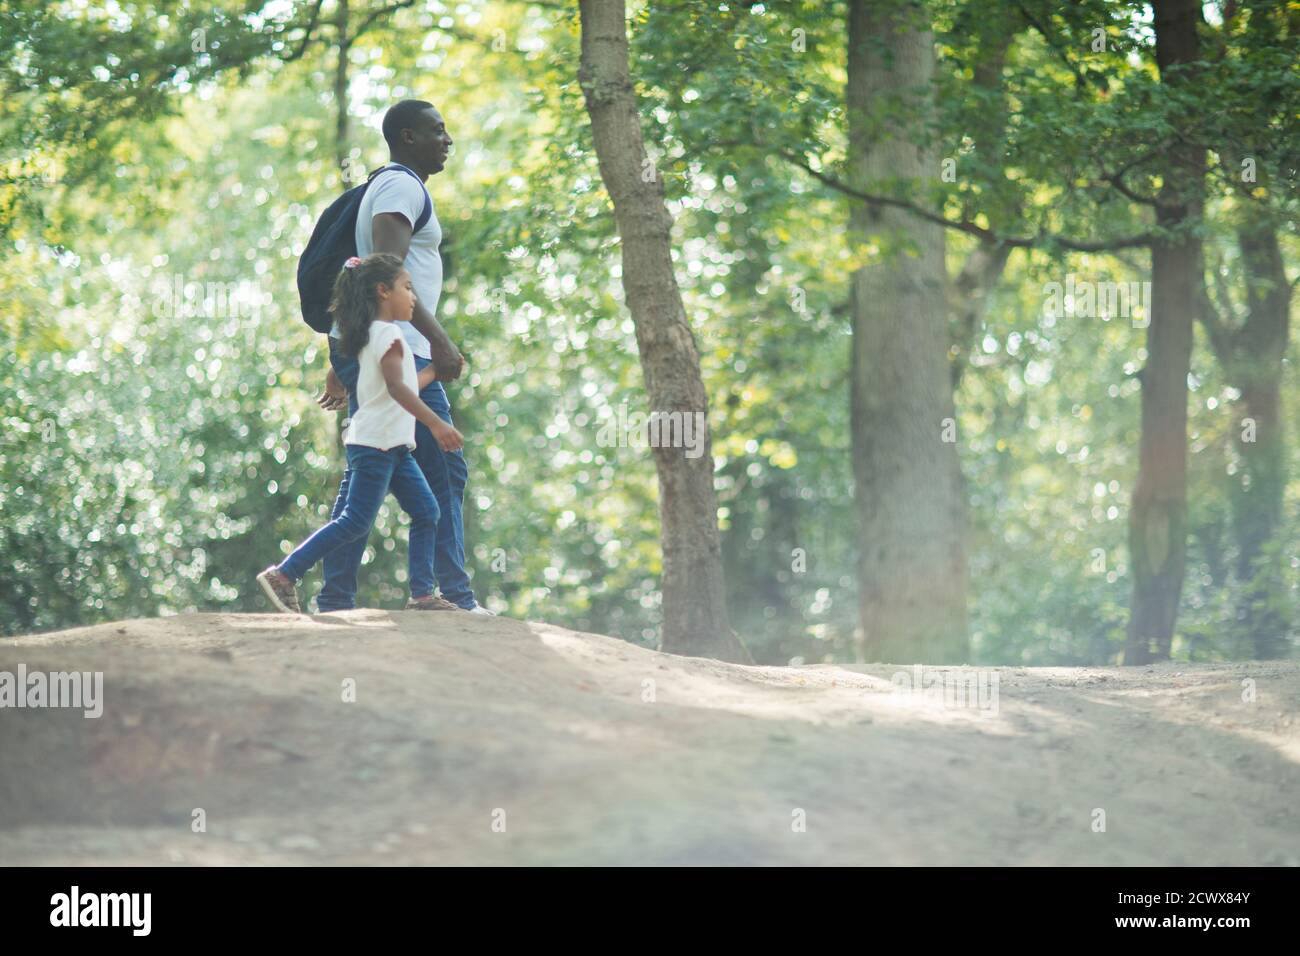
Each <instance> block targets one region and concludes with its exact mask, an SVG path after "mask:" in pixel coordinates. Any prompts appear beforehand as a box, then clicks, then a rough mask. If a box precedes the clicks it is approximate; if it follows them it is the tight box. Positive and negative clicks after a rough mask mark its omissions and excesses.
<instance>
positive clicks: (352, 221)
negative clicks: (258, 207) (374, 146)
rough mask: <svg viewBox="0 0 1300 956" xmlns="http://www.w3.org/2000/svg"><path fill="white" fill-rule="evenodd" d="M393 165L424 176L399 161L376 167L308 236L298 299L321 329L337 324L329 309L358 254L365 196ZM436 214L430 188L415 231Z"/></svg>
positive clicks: (336, 202)
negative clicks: (346, 267)
mask: <svg viewBox="0 0 1300 956" xmlns="http://www.w3.org/2000/svg"><path fill="white" fill-rule="evenodd" d="M389 169H400V170H402V171H403V172H405V173H407V174H409V175H411V176H415V179H416V181H419V179H420V177H419V176H416V175H415V173H414V172H413V171H412V170H409V169H407V168H406V167H405V166H401V165H399V164H397V163H392V164H390V165H387V166H384V167H382V168H381V169H377V170H375V171H374V172H373V173H371V174H370V175H369V176H367V177H366V181H365V182H364V183H362V184H361V185H360V186H353V187H352V188H351V189H349V190H348V191H347V192H345V193H344V194H343V195H342V196H340V197H339V198H338V199H336V200H334V201H333V202H332V203H330V204H329V208H327V209H326V210H325V211H324V212H323V213H321V216H320V218H319V219H317V220H316V228H315V229H313V230H312V231H311V238H310V239H308V240H307V248H306V249H304V250H303V251H302V256H301V257H300V258H299V259H298V301H299V302H300V304H301V305H302V320H303V321H304V322H306V323H307V324H308V325H310V326H311V327H312V329H314V330H315V331H317V332H322V333H325V334H328V333H329V330H330V328H331V327H332V326H333V325H334V318H333V316H331V315H330V313H329V307H330V296H331V295H332V294H333V292H334V280H335V279H336V278H338V274H339V270H340V269H342V268H343V263H345V262H347V260H348V259H350V258H351V257H352V256H355V255H356V254H357V213H358V212H359V211H360V209H361V200H362V199H363V198H364V197H365V195H366V189H367V188H369V186H370V183H371V182H372V181H373V180H374V178H375V177H376V176H378V175H379V174H380V173H382V172H384V171H385V170H389ZM421 185H423V183H421ZM432 215H433V203H432V202H431V201H430V200H429V194H428V192H427V191H426V192H425V194H424V210H423V211H422V212H421V213H420V218H419V219H417V220H416V221H415V228H414V229H412V230H411V234H412V235H414V234H415V233H417V232H419V231H420V230H421V229H423V228H424V226H425V224H426V223H427V222H428V221H429V219H430V217H431V216H432Z"/></svg>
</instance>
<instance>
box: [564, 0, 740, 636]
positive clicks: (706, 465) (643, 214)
mask: <svg viewBox="0 0 1300 956" xmlns="http://www.w3.org/2000/svg"><path fill="white" fill-rule="evenodd" d="M624 17H625V14H624V4H623V2H622V0H582V4H581V21H582V63H581V69H580V72H579V83H580V85H581V86H582V91H583V95H584V96H585V97H586V103H587V112H588V114H589V115H590V117H591V130H592V137H593V139H594V141H595V146H596V156H597V159H598V160H599V163H600V175H601V179H603V180H604V182H605V188H606V189H607V190H608V191H609V195H610V199H611V200H612V201H613V203H614V218H615V220H616V222H617V225H618V234H619V238H620V240H621V246H622V256H623V291H624V294H625V295H626V297H627V306H628V310H629V311H630V312H631V313H632V321H633V322H634V323H635V326H636V340H637V347H638V350H639V352H640V356H641V370H642V372H643V373H644V375H645V384H646V392H647V394H648V397H649V400H650V407H651V410H652V411H654V412H668V413H673V412H680V413H682V415H683V416H691V419H692V421H694V420H695V419H694V416H695V415H696V414H697V413H702V414H703V416H704V421H705V431H704V442H703V454H701V455H699V456H698V457H691V458H688V457H686V454H685V450H684V449H683V448H667V447H657V448H654V449H653V453H654V460H655V468H656V470H657V472H658V476H659V514H660V520H661V522H662V524H663V533H662V537H663V553H664V560H663V588H662V591H663V644H662V646H663V649H664V650H665V651H669V652H672V653H676V654H692V655H697V656H703V657H716V658H720V659H723V660H732V661H737V660H742V661H743V660H748V659H749V655H748V653H747V651H746V650H745V648H744V646H743V645H742V644H741V643H740V641H739V639H738V638H737V637H736V636H735V634H734V633H733V632H732V630H731V627H730V623H729V621H728V617H727V605H726V591H725V587H724V581H723V572H722V548H721V543H720V537H719V533H718V508H717V499H716V495H715V492H714V487H713V454H712V442H711V439H710V436H709V432H708V428H707V421H708V396H707V395H706V394H705V391H704V381H703V379H702V377H701V375H700V356H699V352H698V351H697V349H696V345H695V337H694V335H693V334H692V333H691V328H690V325H689V324H688V323H687V321H686V310H685V308H684V307H683V305H682V297H681V291H680V290H679V289H678V287H677V278H676V276H674V275H673V264H672V255H671V252H672V238H671V234H670V233H671V229H672V217H671V216H670V215H669V214H668V209H667V207H666V206H665V205H664V191H663V182H662V180H661V179H660V177H659V176H658V174H657V173H656V174H654V175H649V176H643V175H642V172H643V170H646V169H647V168H648V164H646V162H645V160H646V151H645V143H644V141H643V139H642V135H641V121H640V117H639V115H638V113H637V103H636V93H635V91H634V90H633V87H632V80H631V77H630V75H629V71H628V43H627V29H626V26H625V24H624Z"/></svg>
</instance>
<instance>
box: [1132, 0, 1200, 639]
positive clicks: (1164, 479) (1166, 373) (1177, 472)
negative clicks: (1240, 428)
mask: <svg viewBox="0 0 1300 956" xmlns="http://www.w3.org/2000/svg"><path fill="white" fill-rule="evenodd" d="M1154 7H1155V30H1156V64H1157V65H1158V66H1159V68H1160V77H1161V82H1163V83H1166V84H1168V85H1170V86H1173V85H1186V84H1187V83H1188V82H1189V79H1190V78H1189V76H1188V75H1187V73H1186V72H1185V71H1173V72H1172V73H1171V69H1172V68H1173V67H1176V66H1178V65H1179V64H1184V63H1191V62H1193V61H1195V60H1196V59H1197V57H1198V55H1199V49H1198V40H1197V35H1196V26H1197V23H1199V22H1200V8H1199V2H1198V0H1156V2H1155V4H1154ZM1167 158H1168V165H1167V166H1166V168H1165V170H1164V177H1163V178H1164V185H1163V187H1162V188H1161V191H1160V195H1159V205H1158V206H1157V207H1156V221H1157V224H1158V225H1159V226H1161V227H1162V228H1163V229H1170V230H1176V231H1175V233H1174V234H1173V235H1172V236H1171V237H1169V238H1165V239H1161V240H1159V241H1157V242H1156V243H1154V244H1153V245H1152V248H1151V324H1150V327H1149V328H1148V330H1147V364H1146V368H1144V369H1143V370H1142V373H1141V381H1142V438H1141V446H1140V451H1139V457H1138V476H1137V482H1136V484H1135V486H1134V489H1133V500H1132V504H1131V508H1130V513H1129V564H1130V571H1131V573H1132V575H1133V595H1132V604H1131V607H1130V611H1129V621H1128V643H1127V647H1126V648H1125V652H1124V663H1126V664H1145V663H1148V662H1149V661H1152V660H1165V659H1167V658H1168V657H1169V650H1170V647H1171V646H1172V644H1173V635H1174V624H1175V621H1176V620H1177V617H1178V601H1179V598H1180V597H1181V596H1182V590H1183V571H1184V566H1185V563H1186V558H1187V376H1188V373H1189V372H1190V371H1191V360H1192V328H1193V324H1194V321H1195V316H1196V314H1197V311H1198V309H1199V307H1200V301H1199V290H1200V289H1201V288H1202V286H1201V283H1202V282H1203V281H1204V275H1203V272H1202V265H1201V255H1202V253H1201V243H1200V240H1199V239H1196V238H1195V237H1194V236H1192V235H1191V233H1190V231H1189V230H1187V229H1186V228H1185V227H1186V225H1187V224H1188V223H1190V222H1192V221H1194V220H1195V219H1196V218H1198V217H1199V215H1200V207H1201V201H1202V199H1201V196H1202V190H1203V188H1204V180H1205V151H1204V150H1203V149H1202V148H1200V147H1199V146H1195V145H1191V144H1180V145H1177V146H1174V147H1172V148H1171V149H1169V151H1168V153H1167Z"/></svg>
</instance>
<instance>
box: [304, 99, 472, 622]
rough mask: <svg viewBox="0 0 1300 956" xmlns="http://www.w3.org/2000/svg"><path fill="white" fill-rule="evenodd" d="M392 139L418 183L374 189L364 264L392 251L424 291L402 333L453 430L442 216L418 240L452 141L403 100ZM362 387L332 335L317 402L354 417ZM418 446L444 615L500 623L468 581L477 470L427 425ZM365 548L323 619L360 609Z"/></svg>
mask: <svg viewBox="0 0 1300 956" xmlns="http://www.w3.org/2000/svg"><path fill="white" fill-rule="evenodd" d="M383 131H384V139H385V140H386V141H387V142H388V155H389V165H390V166H392V165H393V164H397V165H400V166H405V167H406V168H407V169H409V170H411V171H412V172H414V173H415V176H412V175H410V173H407V172H404V171H402V170H400V169H389V170H386V171H384V172H382V173H380V174H379V175H378V176H376V177H375V178H374V179H373V180H371V182H370V186H369V187H368V188H367V189H366V192H365V196H364V198H363V199H362V201H361V207H360V209H359V210H358V212H357V232H356V243H357V254H358V255H359V256H362V257H365V256H368V255H371V254H372V253H376V252H391V253H393V254H394V255H396V256H399V257H400V258H402V259H403V260H404V261H405V265H406V271H407V272H409V273H410V275H411V284H412V285H413V286H414V287H415V296H416V301H415V314H414V315H413V316H412V318H411V321H410V322H399V323H398V325H399V327H400V328H401V332H402V335H403V336H404V337H405V339H406V341H407V343H408V344H409V345H410V346H411V351H412V352H414V353H415V366H416V370H417V371H418V372H419V376H420V398H421V399H422V400H423V401H424V403H425V404H426V405H428V406H429V407H430V408H432V409H433V410H434V411H435V412H436V413H437V414H438V417H440V418H442V419H443V420H444V421H446V422H447V423H448V424H452V420H451V404H450V403H449V402H448V400H447V393H446V390H445V389H444V388H443V385H442V383H443V382H444V381H453V380H455V379H456V378H459V377H460V374H461V372H462V371H463V369H464V367H465V360H464V358H463V357H462V356H461V354H460V352H459V350H457V348H456V346H455V345H453V344H452V342H451V339H450V338H449V337H448V335H447V333H446V332H445V331H443V328H442V326H441V325H439V324H438V320H437V319H435V318H434V313H435V312H436V311H437V308H438V299H439V297H440V296H441V295H442V254H441V252H440V251H439V246H440V244H441V243H442V226H441V225H440V224H439V222H438V216H437V214H436V213H433V214H431V215H430V216H429V217H428V221H427V222H426V223H425V225H424V226H423V227H422V228H421V229H420V230H419V231H418V232H417V231H415V225H416V223H418V222H419V221H420V219H421V216H422V213H423V212H424V210H425V208H426V207H427V208H429V209H430V210H432V199H430V197H429V191H428V189H427V188H426V187H425V186H424V185H423V184H424V183H426V182H427V181H428V179H429V177H430V176H432V175H435V174H437V173H440V172H442V170H443V167H444V165H445V164H446V160H447V155H448V153H449V152H450V150H451V147H452V139H451V136H450V135H449V134H448V132H447V125H446V123H445V122H443V118H442V115H441V114H440V113H439V112H438V111H437V109H435V108H434V106H433V104H431V103H426V102H424V101H423V100H403V101H402V102H400V103H398V104H397V105H396V106H393V107H392V108H390V109H389V110H388V112H387V113H385V114H384V123H383ZM416 177H418V180H417V178H416ZM356 387H357V360H356V359H355V358H347V357H345V356H344V355H342V353H341V352H340V351H339V347H338V339H337V338H336V337H335V334H334V332H333V331H331V333H330V375H329V376H328V377H327V379H326V385H325V392H324V394H323V395H321V397H320V398H319V399H318V402H319V403H320V405H321V407H322V408H325V409H327V410H331V411H332V410H334V409H338V408H342V407H343V403H344V402H345V401H346V402H347V405H348V414H349V415H354V414H356V410H357V398H356ZM415 441H416V450H415V460H416V463H417V464H418V465H419V466H420V470H421V471H422V472H424V477H425V478H426V479H427V480H428V482H429V487H430V489H432V491H433V495H434V497H435V498H436V499H437V501H438V512H439V514H438V530H437V537H436V539H435V546H434V561H433V573H434V577H435V578H436V579H437V582H438V589H439V590H440V591H441V592H442V598H443V601H442V603H441V604H440V605H439V607H441V608H442V609H445V610H456V609H457V608H459V609H461V610H465V611H471V612H473V613H475V614H491V613H492V612H491V611H489V610H488V609H487V608H485V607H482V606H481V605H479V603H478V602H477V601H476V600H475V599H474V592H473V590H472V589H471V588H470V585H469V575H467V574H466V573H465V532H464V525H463V522H462V517H461V510H462V504H463V502H464V500H465V479H466V477H467V475H468V470H467V468H466V465H465V455H464V452H463V451H455V452H444V451H443V450H442V448H441V447H440V446H439V445H438V443H437V441H435V440H434V437H433V435H432V433H431V432H430V431H429V429H428V428H427V427H425V426H424V425H422V424H418V423H417V425H416V428H415ZM350 477H351V475H350V473H349V472H344V474H343V481H342V482H341V483H340V485H339V495H338V499H337V500H336V501H335V502H334V511H333V515H332V517H338V515H339V513H340V512H341V511H342V509H343V505H344V503H345V501H346V499H347V490H348V481H349V479H350ZM365 549H366V539H365V538H361V539H358V540H357V541H356V542H355V543H354V544H351V545H348V546H347V547H343V548H339V549H338V550H336V551H334V552H332V553H331V554H330V555H329V556H328V557H326V558H325V584H324V586H323V587H322V588H321V591H320V594H319V595H317V597H316V606H317V609H318V610H319V611H320V612H321V613H322V614H324V613H328V612H330V611H340V610H347V609H350V608H353V607H356V598H357V575H358V573H359V571H360V569H361V557H362V555H363V554H364V553H365Z"/></svg>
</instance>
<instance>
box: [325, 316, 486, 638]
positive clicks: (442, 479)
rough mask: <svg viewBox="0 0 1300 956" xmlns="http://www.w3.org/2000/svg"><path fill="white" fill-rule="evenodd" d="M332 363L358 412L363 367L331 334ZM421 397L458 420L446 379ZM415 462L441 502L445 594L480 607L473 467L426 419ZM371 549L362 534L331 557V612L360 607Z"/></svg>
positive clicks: (437, 558) (438, 555) (437, 568)
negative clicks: (473, 542)
mask: <svg viewBox="0 0 1300 956" xmlns="http://www.w3.org/2000/svg"><path fill="white" fill-rule="evenodd" d="M329 345H330V364H331V365H333V366H334V372H335V374H337V375H338V377H339V381H341V382H342V383H343V387H344V388H346V389H347V390H348V415H349V416H352V415H355V414H356V413H357V373H358V372H359V371H360V367H359V366H358V365H357V360H356V359H355V358H349V357H348V356H346V355H344V354H343V353H342V351H340V349H339V347H338V339H335V338H331V339H330V340H329ZM428 364H429V360H428V359H423V358H416V360H415V367H416V370H417V371H418V370H419V369H422V368H424V367H425V366H426V365H428ZM420 399H421V400H422V401H423V402H424V404H426V405H428V406H429V407H430V408H432V409H433V410H434V411H435V412H436V413H437V414H438V417H439V418H441V419H442V420H443V421H445V422H446V423H447V424H449V425H450V424H452V420H451V403H450V402H449V401H448V399H447V393H446V391H445V390H444V389H443V387H442V383H441V382H430V383H429V384H428V385H427V386H425V388H424V389H423V390H422V391H421V392H420ZM415 444H416V446H417V447H416V450H415V463H416V464H417V465H419V466H420V471H422V472H423V473H424V479H425V481H427V482H428V483H429V488H430V490H431V491H432V492H433V496H434V498H435V499H436V500H437V502H438V532H437V536H436V538H435V539H434V546H433V570H434V578H435V580H436V581H437V584H438V589H439V590H440V591H441V592H442V596H443V597H445V598H446V599H447V600H448V601H451V602H452V603H453V604H456V605H458V606H460V607H463V608H465V609H466V610H468V609H470V608H472V607H474V605H475V604H476V603H477V602H476V601H475V599H474V589H473V588H472V587H470V583H469V574H468V573H467V572H466V571H465V525H464V520H463V517H462V512H463V503H464V500H465V484H466V480H467V479H468V477H469V469H468V467H467V466H466V464H465V452H464V451H443V450H442V448H441V447H440V446H439V445H438V442H437V440H436V439H435V438H434V437H433V433H432V432H431V431H429V429H428V428H427V427H426V426H425V425H424V424H423V423H421V422H416V423H415ZM351 478H352V470H351V469H350V468H349V469H348V470H347V471H346V472H344V473H343V480H342V481H341V482H340V483H339V493H338V497H337V498H336V499H335V502H334V510H333V515H332V516H333V517H335V518H337V517H338V516H339V515H340V514H342V512H343V506H344V505H345V504H346V503H347V499H348V485H349V484H350V483H351ZM365 552H366V539H365V538H359V539H357V540H356V541H353V542H351V543H350V544H347V545H345V546H344V547H341V548H339V549H338V550H336V551H334V552H332V553H331V554H329V555H328V556H327V557H326V558H325V568H324V571H325V581H324V584H323V585H322V587H321V589H320V593H319V594H318V595H317V596H316V607H317V609H318V610H319V611H320V612H321V613H322V614H324V613H325V612H327V611H343V610H349V609H351V608H354V607H356V606H357V578H358V576H359V575H360V572H361V558H362V556H363V555H364V554H365Z"/></svg>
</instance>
